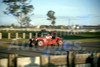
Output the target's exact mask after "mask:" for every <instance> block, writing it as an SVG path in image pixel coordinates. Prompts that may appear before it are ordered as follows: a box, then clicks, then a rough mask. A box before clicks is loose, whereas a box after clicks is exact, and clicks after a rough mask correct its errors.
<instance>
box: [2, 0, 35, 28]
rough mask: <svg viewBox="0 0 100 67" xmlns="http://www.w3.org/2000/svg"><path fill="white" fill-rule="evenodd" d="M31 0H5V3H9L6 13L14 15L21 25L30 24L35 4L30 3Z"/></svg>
mask: <svg viewBox="0 0 100 67" xmlns="http://www.w3.org/2000/svg"><path fill="white" fill-rule="evenodd" d="M30 2H31V0H3V3H5V4H6V5H7V8H6V9H5V11H4V14H7V15H9V14H11V15H13V16H14V17H15V18H16V19H17V22H18V23H19V24H20V26H21V27H22V26H23V25H29V22H30V21H31V19H30V17H31V15H33V13H32V11H33V9H34V8H33V5H30Z"/></svg>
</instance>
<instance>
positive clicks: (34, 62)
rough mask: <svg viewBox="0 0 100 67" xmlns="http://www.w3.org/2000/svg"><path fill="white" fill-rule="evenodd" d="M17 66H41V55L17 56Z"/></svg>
mask: <svg viewBox="0 0 100 67" xmlns="http://www.w3.org/2000/svg"><path fill="white" fill-rule="evenodd" d="M17 67H40V57H22V58H17Z"/></svg>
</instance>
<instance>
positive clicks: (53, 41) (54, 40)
mask: <svg viewBox="0 0 100 67" xmlns="http://www.w3.org/2000/svg"><path fill="white" fill-rule="evenodd" d="M41 34H42V35H43V36H42V37H36V38H35V39H30V46H34V45H37V46H44V45H62V44H63V40H62V38H60V37H57V36H55V32H54V33H53V36H48V34H49V33H48V32H47V31H45V30H42V31H41Z"/></svg>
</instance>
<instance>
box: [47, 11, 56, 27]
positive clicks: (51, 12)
mask: <svg viewBox="0 0 100 67" xmlns="http://www.w3.org/2000/svg"><path fill="white" fill-rule="evenodd" d="M54 14H55V12H54V11H52V10H50V11H48V13H47V16H48V17H49V18H48V20H51V24H52V25H53V26H54V25H55V23H56V22H55V20H56V17H55V16H54Z"/></svg>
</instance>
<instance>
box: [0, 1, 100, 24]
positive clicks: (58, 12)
mask: <svg viewBox="0 0 100 67" xmlns="http://www.w3.org/2000/svg"><path fill="white" fill-rule="evenodd" d="M30 4H32V5H33V6H34V11H33V13H34V15H33V16H31V19H32V21H31V22H30V23H31V25H51V22H50V21H49V20H47V18H48V17H47V15H46V14H47V12H48V11H49V10H53V11H54V12H55V17H56V24H55V25H76V24H78V25H100V13H99V12H100V0H32V1H31V3H30ZM5 9H6V5H5V4H3V3H2V0H0V25H11V24H14V25H19V24H18V22H17V21H16V19H15V18H14V17H13V16H12V15H9V16H8V15H5V14H4V13H3V11H4V10H5ZM69 20H70V21H69Z"/></svg>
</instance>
